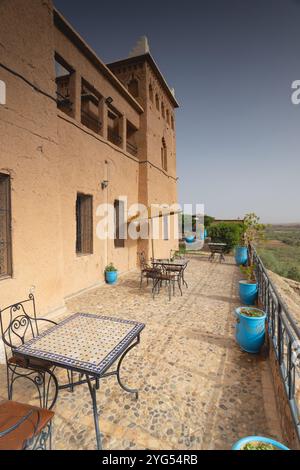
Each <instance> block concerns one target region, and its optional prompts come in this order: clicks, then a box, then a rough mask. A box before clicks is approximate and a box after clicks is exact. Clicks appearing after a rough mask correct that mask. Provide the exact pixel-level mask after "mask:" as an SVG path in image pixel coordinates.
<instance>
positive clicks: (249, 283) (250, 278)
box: [239, 264, 258, 305]
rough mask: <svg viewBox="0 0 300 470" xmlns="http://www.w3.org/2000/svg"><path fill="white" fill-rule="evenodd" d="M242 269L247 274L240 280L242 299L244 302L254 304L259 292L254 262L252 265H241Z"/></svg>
mask: <svg viewBox="0 0 300 470" xmlns="http://www.w3.org/2000/svg"><path fill="white" fill-rule="evenodd" d="M240 269H241V271H242V273H243V274H245V275H246V279H243V280H242V281H239V292H240V299H241V301H242V302H243V304H246V305H254V304H255V301H256V298H257V293H258V284H257V281H256V278H255V266H254V265H253V264H252V265H250V266H240Z"/></svg>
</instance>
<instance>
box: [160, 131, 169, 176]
mask: <svg viewBox="0 0 300 470" xmlns="http://www.w3.org/2000/svg"><path fill="white" fill-rule="evenodd" d="M161 166H162V167H163V169H164V170H165V171H167V170H168V150H167V144H166V141H165V139H164V138H163V139H162V145H161Z"/></svg>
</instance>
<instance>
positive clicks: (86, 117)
mask: <svg viewBox="0 0 300 470" xmlns="http://www.w3.org/2000/svg"><path fill="white" fill-rule="evenodd" d="M81 123H82V124H83V125H84V126H86V127H88V128H89V129H91V130H92V131H94V132H96V134H99V132H100V131H101V128H102V123H101V122H100V120H99V119H97V118H96V117H94V116H92V115H91V114H90V113H87V112H86V111H83V110H81Z"/></svg>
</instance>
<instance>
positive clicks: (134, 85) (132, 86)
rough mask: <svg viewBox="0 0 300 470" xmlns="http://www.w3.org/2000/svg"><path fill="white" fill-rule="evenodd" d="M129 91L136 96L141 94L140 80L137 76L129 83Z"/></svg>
mask: <svg viewBox="0 0 300 470" xmlns="http://www.w3.org/2000/svg"><path fill="white" fill-rule="evenodd" d="M128 91H129V93H130V94H131V95H132V96H133V97H134V98H137V97H138V96H139V82H138V81H137V79H136V78H133V79H132V80H131V81H130V82H129V83H128Z"/></svg>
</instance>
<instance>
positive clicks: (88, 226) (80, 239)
mask: <svg viewBox="0 0 300 470" xmlns="http://www.w3.org/2000/svg"><path fill="white" fill-rule="evenodd" d="M76 253H77V254H82V255H88V254H92V253H93V196H88V195H86V194H77V200H76Z"/></svg>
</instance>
